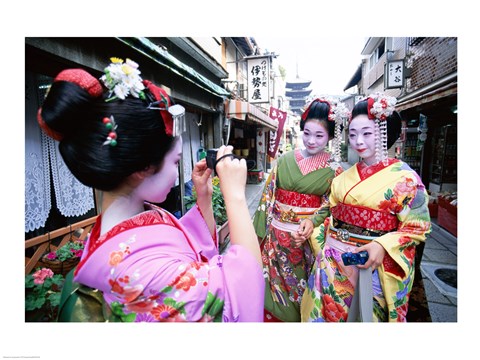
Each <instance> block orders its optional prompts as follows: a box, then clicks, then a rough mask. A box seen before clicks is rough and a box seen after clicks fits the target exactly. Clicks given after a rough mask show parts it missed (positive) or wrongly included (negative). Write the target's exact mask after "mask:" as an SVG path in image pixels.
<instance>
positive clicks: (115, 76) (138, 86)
mask: <svg viewBox="0 0 480 360" xmlns="http://www.w3.org/2000/svg"><path fill="white" fill-rule="evenodd" d="M110 61H111V62H112V63H111V64H110V65H108V67H106V68H105V74H104V75H102V77H100V80H101V81H102V82H103V83H104V85H105V86H106V87H107V89H108V90H110V93H109V94H108V97H107V100H106V101H111V100H115V99H121V100H125V98H126V97H127V96H128V95H131V96H133V97H135V98H140V99H145V94H144V92H143V90H144V89H145V86H144V85H143V80H142V78H141V77H140V70H138V64H137V63H136V62H135V61H132V60H130V59H126V61H125V62H124V61H123V59H120V58H116V57H112V58H110Z"/></svg>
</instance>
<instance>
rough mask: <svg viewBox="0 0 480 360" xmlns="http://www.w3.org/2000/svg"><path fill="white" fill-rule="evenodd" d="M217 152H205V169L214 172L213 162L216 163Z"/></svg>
mask: <svg viewBox="0 0 480 360" xmlns="http://www.w3.org/2000/svg"><path fill="white" fill-rule="evenodd" d="M217 151H218V149H208V150H207V156H206V159H207V167H208V168H209V169H212V170H215V162H216V161H217Z"/></svg>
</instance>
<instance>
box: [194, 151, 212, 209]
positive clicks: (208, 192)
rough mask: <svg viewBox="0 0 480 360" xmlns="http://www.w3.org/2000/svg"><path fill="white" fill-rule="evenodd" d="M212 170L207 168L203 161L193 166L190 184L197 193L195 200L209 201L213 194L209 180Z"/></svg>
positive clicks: (205, 162)
mask: <svg viewBox="0 0 480 360" xmlns="http://www.w3.org/2000/svg"><path fill="white" fill-rule="evenodd" d="M211 174H212V169H209V168H208V167H207V161H206V160H205V159H202V160H200V161H199V162H197V163H196V164H195V167H194V168H193V171H192V182H193V185H194V186H195V191H196V193H197V200H199V201H203V200H211V199H212V194H213V185H212V181H211V180H210V175H211Z"/></svg>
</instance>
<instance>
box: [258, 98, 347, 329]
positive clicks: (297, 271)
mask: <svg viewBox="0 0 480 360" xmlns="http://www.w3.org/2000/svg"><path fill="white" fill-rule="evenodd" d="M345 117H348V111H347V109H346V107H345V106H344V105H343V104H342V103H336V102H335V101H334V100H332V99H328V100H327V99H315V100H314V101H312V102H311V103H310V105H309V107H308V108H307V109H306V110H305V112H304V113H303V115H302V119H301V122H300V129H301V130H302V131H303V135H302V140H303V144H304V148H302V149H295V150H292V151H289V152H287V153H286V154H284V155H283V156H281V157H280V158H279V159H278V160H277V163H276V165H275V166H274V167H273V169H272V172H271V173H270V175H269V177H268V179H267V181H266V184H265V189H264V191H263V194H262V198H261V200H260V202H259V206H258V209H257V211H256V213H255V217H254V227H255V231H256V233H257V236H258V238H259V242H260V244H261V245H260V248H261V251H262V262H263V275H264V277H265V282H266V283H265V318H264V321H266V322H297V321H300V303H301V299H302V295H303V292H304V290H305V286H306V281H307V277H308V274H309V272H310V269H311V267H312V265H313V262H314V260H315V255H316V254H317V253H318V251H319V250H320V246H321V244H320V243H317V242H315V243H312V242H310V236H311V234H312V232H313V229H314V227H317V226H320V225H321V224H323V221H324V220H325V218H326V217H327V216H328V215H329V214H330V212H329V205H328V193H329V189H330V184H331V181H332V179H333V178H334V177H335V176H336V175H337V174H339V173H340V172H341V171H342V168H341V166H340V164H339V160H340V156H339V155H340V149H339V144H340V134H341V123H342V121H343V120H342V119H343V118H345ZM332 139H333V149H334V150H333V152H332V153H333V154H332V153H329V152H327V151H325V147H326V146H327V144H328V142H329V141H330V140H332ZM307 240H308V241H307Z"/></svg>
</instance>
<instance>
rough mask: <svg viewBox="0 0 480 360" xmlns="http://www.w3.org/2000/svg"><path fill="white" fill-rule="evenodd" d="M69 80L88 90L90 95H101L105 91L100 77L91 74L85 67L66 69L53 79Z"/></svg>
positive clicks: (55, 80)
mask: <svg viewBox="0 0 480 360" xmlns="http://www.w3.org/2000/svg"><path fill="white" fill-rule="evenodd" d="M57 81H68V82H71V83H74V84H77V85H78V86H80V87H81V88H82V89H84V90H86V91H87V92H88V93H89V94H90V96H93V97H100V96H102V93H103V88H102V85H101V84H100V82H99V81H98V79H96V78H95V77H93V76H92V75H90V74H89V73H88V72H86V71H85V70H83V69H66V70H63V71H61V72H60V73H59V74H58V75H57V76H56V77H55V79H54V80H53V82H57Z"/></svg>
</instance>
